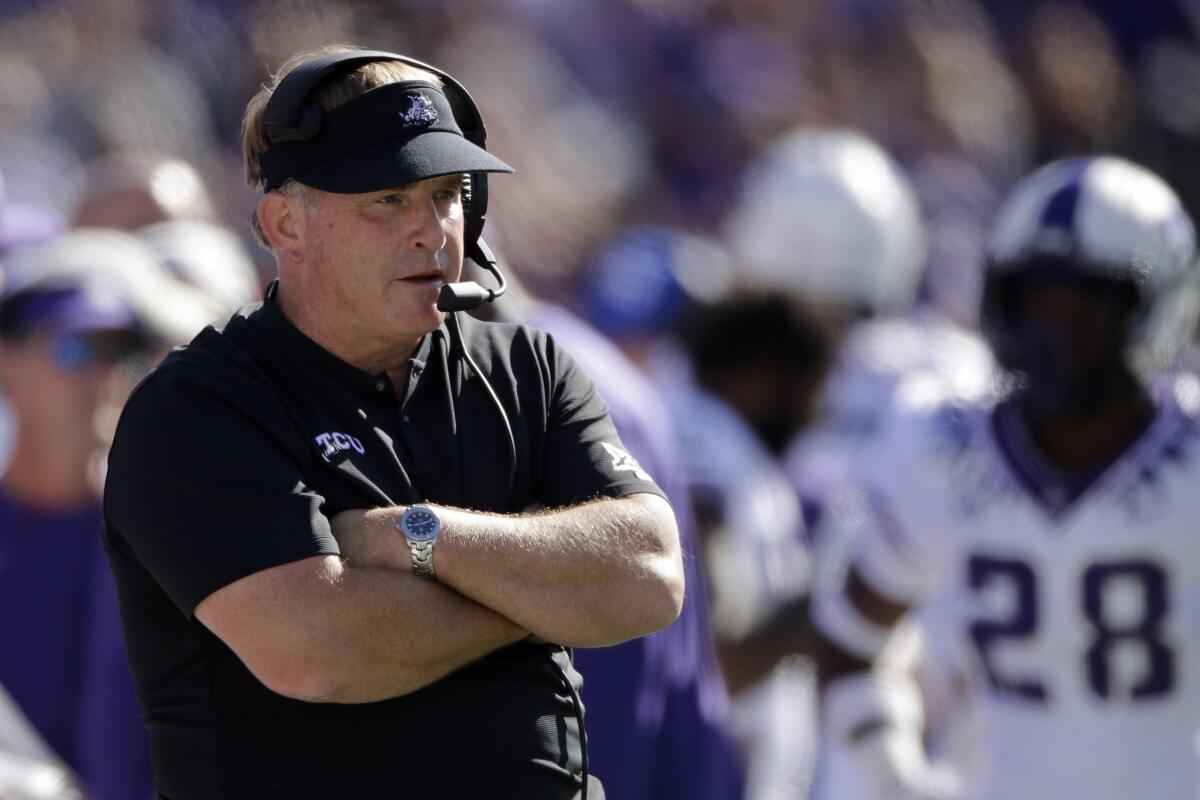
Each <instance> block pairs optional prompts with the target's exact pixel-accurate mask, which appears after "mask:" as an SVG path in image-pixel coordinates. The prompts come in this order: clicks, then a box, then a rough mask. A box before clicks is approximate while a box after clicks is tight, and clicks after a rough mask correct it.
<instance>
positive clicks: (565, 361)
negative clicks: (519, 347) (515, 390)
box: [538, 336, 666, 508]
mask: <svg viewBox="0 0 1200 800" xmlns="http://www.w3.org/2000/svg"><path fill="white" fill-rule="evenodd" d="M545 346H546V350H545V355H546V359H547V361H548V364H549V372H550V376H551V385H550V387H549V391H550V398H549V404H548V409H547V420H546V436H545V447H544V449H543V458H544V464H543V465H542V474H543V476H544V479H543V481H542V486H541V490H540V492H539V493H538V499H539V500H540V502H541V503H542V504H543V505H545V506H547V507H551V508H554V507H560V506H568V505H574V504H577V503H580V502H582V501H584V500H588V499H590V498H593V497H598V496H603V497H626V496H628V495H631V494H638V493H643V492H649V493H651V494H657V495H659V496H660V497H664V498H665V497H666V495H665V494H664V493H663V491H662V490H661V489H660V488H659V487H658V485H657V484H656V483H655V482H654V479H653V477H651V475H650V474H649V473H648V472H646V470H645V469H643V468H642V465H641V464H639V463H638V461H637V459H635V458H634V457H633V456H632V455H630V453H629V451H628V450H627V449H626V447H625V445H624V444H623V443H622V442H621V439H620V437H619V436H618V435H617V430H616V428H615V426H614V425H613V423H612V419H611V418H610V417H609V413H608V404H607V403H605V402H604V400H603V398H601V397H600V395H599V393H597V391H596V388H595V386H594V385H593V384H592V381H591V379H590V378H588V376H587V375H586V374H585V373H584V371H583V369H582V368H581V367H580V366H579V364H578V363H577V362H576V361H575V359H574V358H572V357H571V356H570V355H569V354H568V353H567V352H566V351H565V350H563V349H562V348H561V347H560V346H559V345H558V344H557V342H555V341H554V339H553V337H550V336H547V337H546V344H545Z"/></svg>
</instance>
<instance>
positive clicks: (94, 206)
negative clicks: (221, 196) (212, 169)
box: [73, 153, 216, 231]
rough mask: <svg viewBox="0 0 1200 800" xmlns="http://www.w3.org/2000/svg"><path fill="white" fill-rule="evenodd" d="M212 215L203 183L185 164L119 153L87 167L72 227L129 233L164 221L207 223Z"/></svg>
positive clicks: (150, 155) (165, 158) (213, 213)
mask: <svg viewBox="0 0 1200 800" xmlns="http://www.w3.org/2000/svg"><path fill="white" fill-rule="evenodd" d="M215 216H216V212H215V210H214V208H213V202H212V198H211V197H210V196H209V192H208V188H207V187H206V186H205V183H204V180H203V178H201V176H200V174H199V173H198V172H197V171H196V169H195V167H193V166H192V165H191V164H189V163H188V162H187V161H184V160H183V159H179V158H169V157H166V156H161V155H153V154H148V153H121V154H120V155H114V156H109V157H106V158H103V159H100V160H98V161H94V162H91V163H90V164H88V166H87V183H86V184H85V187H84V193H83V197H82V198H81V199H80V201H79V207H78V209H77V210H76V212H75V219H74V223H73V226H74V227H76V228H87V227H94V228H116V229H118V230H125V231H135V230H137V229H138V228H142V227H145V226H146V225H153V224H154V223H157V222H166V221H169V220H179V219H186V220H197V221H204V222H211V221H212V220H213V219H214V218H215Z"/></svg>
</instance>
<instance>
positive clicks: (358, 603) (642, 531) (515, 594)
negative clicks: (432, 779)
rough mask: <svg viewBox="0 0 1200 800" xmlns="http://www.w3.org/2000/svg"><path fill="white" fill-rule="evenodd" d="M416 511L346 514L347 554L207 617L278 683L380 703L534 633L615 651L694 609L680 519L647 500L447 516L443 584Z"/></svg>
mask: <svg viewBox="0 0 1200 800" xmlns="http://www.w3.org/2000/svg"><path fill="white" fill-rule="evenodd" d="M403 511H404V509H403V508H402V507H392V508H383V509H375V510H371V511H354V512H345V513H343V514H341V515H339V516H338V517H337V518H335V521H334V526H333V527H334V532H335V535H336V536H337V538H338V541H339V545H340V546H341V548H342V556H343V557H342V558H338V557H335V556H318V557H313V558H309V559H304V560H302V561H298V562H294V563H291V564H285V565H282V566H279V567H273V568H271V569H267V570H263V571H261V572H258V573H255V574H252V575H249V576H246V577H245V578H242V579H240V580H238V581H235V582H234V583H232V584H229V585H228V586H225V587H223V588H221V589H218V590H217V591H216V592H214V593H213V594H211V595H209V596H208V597H207V598H205V599H204V600H203V601H202V602H201V603H200V605H199V606H197V608H196V616H197V618H198V619H199V620H200V621H201V622H202V623H203V624H204V625H205V626H207V627H208V628H209V629H210V630H212V631H213V632H214V633H216V634H217V636H219V637H220V638H221V639H222V640H223V641H224V642H225V643H226V644H227V645H229V647H230V648H231V649H233V651H234V652H235V653H237V655H238V656H239V657H240V658H241V659H242V661H243V662H244V663H245V664H246V666H247V667H248V668H249V669H250V671H251V672H253V673H254V674H255V676H256V677H258V678H259V680H261V681H262V682H263V683H264V684H265V685H266V686H267V687H268V688H270V689H272V690H273V691H276V692H278V693H280V694H283V695H286V696H289V697H295V698H297V699H303V700H310V701H328V702H370V701H374V700H381V699H386V698H389V697H396V696H399V695H402V694H406V693H408V692H411V691H414V690H416V689H419V688H421V687H423V686H426V685H428V684H430V683H432V682H434V681H436V680H438V679H439V678H441V677H443V676H444V675H446V674H448V673H449V672H452V671H454V670H455V669H458V668H459V667H462V666H464V665H466V664H469V663H471V662H472V661H475V660H476V659H478V658H480V657H482V656H484V655H486V654H487V653H489V652H491V651H493V650H496V649H498V648H499V647H503V646H505V645H507V644H511V643H513V642H515V641H518V640H520V639H523V638H525V637H527V636H530V635H533V636H536V637H539V638H542V639H546V640H548V641H553V642H556V643H559V644H564V645H577V646H601V645H606V644H613V643H616V642H619V641H622V640H625V639H629V638H633V637H636V636H641V635H644V634H647V633H651V632H653V631H655V630H658V629H659V628H662V627H665V626H666V625H669V624H670V623H671V622H672V621H673V620H674V619H675V617H676V616H677V615H678V613H679V609H680V606H681V604H682V600H683V567H682V562H681V559H680V553H679V538H678V532H677V530H676V527H675V520H674V515H673V514H672V512H671V508H670V506H669V505H668V504H667V502H666V501H665V500H663V499H662V498H660V497H657V496H655V495H650V494H638V495H633V496H630V497H626V498H622V499H616V500H598V501H593V502H590V503H585V504H582V505H579V506H573V507H570V508H564V509H559V510H555V511H548V512H539V513H534V514H526V515H498V514H482V513H476V512H470V511H463V510H458V509H445V508H443V509H439V511H440V513H441V515H442V518H443V530H442V533H441V534H440V536H439V538H438V544H437V548H436V550H435V564H436V568H437V572H438V578H439V583H436V584H435V583H431V582H429V581H426V580H424V579H422V578H418V577H416V576H414V575H412V574H411V568H410V565H411V556H410V551H409V549H408V546H407V544H406V543H405V541H404V537H403V536H402V535H401V534H400V533H399V532H398V531H397V530H396V528H395V521H396V520H397V519H399V516H400V514H401V513H403Z"/></svg>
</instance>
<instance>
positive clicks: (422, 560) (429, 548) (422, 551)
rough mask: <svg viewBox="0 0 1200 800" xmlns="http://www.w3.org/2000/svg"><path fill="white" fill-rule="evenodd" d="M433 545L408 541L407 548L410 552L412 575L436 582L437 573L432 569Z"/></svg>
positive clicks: (431, 543)
mask: <svg viewBox="0 0 1200 800" xmlns="http://www.w3.org/2000/svg"><path fill="white" fill-rule="evenodd" d="M433 544H434V543H433V542H413V541H410V542H409V543H408V547H409V549H410V550H412V568H413V573H415V574H417V575H420V576H421V577H422V578H428V579H429V580H431V581H436V580H437V573H436V572H435V571H434V569H433Z"/></svg>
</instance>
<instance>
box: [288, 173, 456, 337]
mask: <svg viewBox="0 0 1200 800" xmlns="http://www.w3.org/2000/svg"><path fill="white" fill-rule="evenodd" d="M314 194H315V195H316V196H317V197H318V202H317V203H316V204H315V207H313V208H311V209H309V210H308V211H307V214H306V222H305V236H304V244H303V248H304V264H303V267H302V271H303V272H302V275H301V276H300V281H299V288H300V290H301V291H300V292H298V293H294V294H293V296H291V297H290V298H289V299H288V302H290V303H293V304H299V305H301V306H303V307H304V308H303V312H302V313H304V314H305V315H306V316H308V317H309V318H312V317H313V316H317V317H319V318H321V319H323V323H322V325H326V326H328V327H329V328H330V329H332V328H334V327H337V328H339V329H340V330H341V331H342V332H343V334H345V336H346V338H347V339H348V340H350V341H353V342H354V343H355V347H358V348H361V350H362V351H363V352H364V353H373V354H379V353H387V352H390V351H394V350H395V349H396V348H397V347H405V346H409V345H411V343H412V342H413V341H414V340H416V339H419V338H420V337H421V336H422V335H424V334H425V333H428V332H429V331H431V330H434V329H435V328H437V327H438V326H439V325H440V324H441V322H442V318H443V313H442V312H440V311H438V310H437V297H438V290H439V289H440V287H441V286H442V284H443V283H450V282H454V281H457V280H458V278H459V275H460V274H461V271H462V259H463V223H464V218H463V207H462V176H460V175H450V176H445V177H440V178H430V179H428V180H424V181H418V182H416V183H411V184H408V185H405V186H401V187H398V188H394V189H387V190H382V191H377V192H367V193H364V194H333V193H328V192H314Z"/></svg>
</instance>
